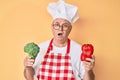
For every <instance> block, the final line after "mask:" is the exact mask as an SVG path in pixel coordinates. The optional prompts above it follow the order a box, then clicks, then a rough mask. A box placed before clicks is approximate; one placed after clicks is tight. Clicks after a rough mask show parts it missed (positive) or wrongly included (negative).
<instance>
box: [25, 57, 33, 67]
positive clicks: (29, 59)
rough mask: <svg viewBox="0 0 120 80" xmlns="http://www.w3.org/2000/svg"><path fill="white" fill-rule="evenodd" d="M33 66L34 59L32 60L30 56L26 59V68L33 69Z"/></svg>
mask: <svg viewBox="0 0 120 80" xmlns="http://www.w3.org/2000/svg"><path fill="white" fill-rule="evenodd" d="M33 64H34V59H32V57H30V56H27V57H25V59H24V66H25V67H32V66H33Z"/></svg>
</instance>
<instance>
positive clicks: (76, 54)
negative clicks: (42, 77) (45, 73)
mask: <svg viewBox="0 0 120 80" xmlns="http://www.w3.org/2000/svg"><path fill="white" fill-rule="evenodd" d="M49 43H50V40H48V41H46V42H43V43H41V44H40V45H39V47H40V52H39V54H38V55H37V57H36V59H35V63H34V65H33V68H34V70H35V76H37V74H38V70H39V65H40V63H41V62H42V61H43V57H44V55H45V53H46V51H47V48H48V46H49ZM66 48H67V46H65V47H62V48H59V47H56V46H54V45H53V50H52V51H51V52H54V53H55V54H57V53H62V54H65V53H66ZM80 55H81V45H79V44H78V43H76V42H74V41H72V40H71V42H70V57H71V64H72V68H73V73H74V76H75V79H76V80H82V79H83V76H84V73H85V70H84V66H83V62H81V60H80Z"/></svg>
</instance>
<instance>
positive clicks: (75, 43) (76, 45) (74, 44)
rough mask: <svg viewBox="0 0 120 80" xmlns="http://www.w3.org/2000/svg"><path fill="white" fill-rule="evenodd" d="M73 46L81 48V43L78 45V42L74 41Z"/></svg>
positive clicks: (72, 41)
mask: <svg viewBox="0 0 120 80" xmlns="http://www.w3.org/2000/svg"><path fill="white" fill-rule="evenodd" d="M71 46H73V47H79V48H80V47H81V44H80V43H78V42H76V41H74V40H71Z"/></svg>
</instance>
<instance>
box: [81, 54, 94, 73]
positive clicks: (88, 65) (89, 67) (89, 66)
mask: <svg viewBox="0 0 120 80" xmlns="http://www.w3.org/2000/svg"><path fill="white" fill-rule="evenodd" d="M86 60H87V61H88V62H86V61H84V62H83V63H84V66H85V69H86V70H87V71H89V70H92V69H93V67H94V65H95V56H92V58H86Z"/></svg>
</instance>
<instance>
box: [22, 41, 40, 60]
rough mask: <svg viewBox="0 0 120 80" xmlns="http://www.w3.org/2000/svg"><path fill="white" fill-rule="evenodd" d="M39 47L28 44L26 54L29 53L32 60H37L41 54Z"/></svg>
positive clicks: (25, 49)
mask: <svg viewBox="0 0 120 80" xmlns="http://www.w3.org/2000/svg"><path fill="white" fill-rule="evenodd" d="M39 50H40V48H39V46H38V45H37V44H35V43H34V42H31V43H28V44H26V45H25V46H24V52H26V53H28V54H29V56H31V57H32V58H36V56H37V54H38V53H39Z"/></svg>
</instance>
